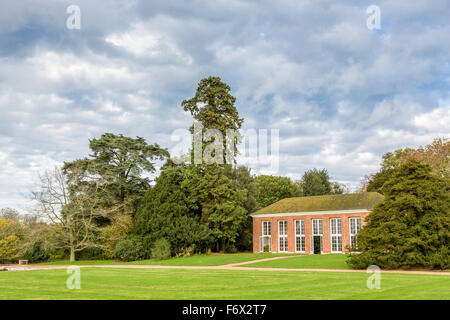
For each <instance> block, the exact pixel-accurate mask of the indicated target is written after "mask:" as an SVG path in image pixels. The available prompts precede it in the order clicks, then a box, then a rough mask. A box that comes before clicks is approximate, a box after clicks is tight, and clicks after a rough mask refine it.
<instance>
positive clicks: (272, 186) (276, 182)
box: [255, 175, 300, 208]
mask: <svg viewBox="0 0 450 320" xmlns="http://www.w3.org/2000/svg"><path fill="white" fill-rule="evenodd" d="M255 181H256V183H257V186H258V205H259V206H260V207H261V208H264V207H267V206H268V205H271V204H272V203H275V202H277V201H279V200H281V199H284V198H291V197H297V196H299V193H300V191H299V189H298V186H297V185H296V184H295V183H294V182H292V180H291V179H290V178H288V177H279V176H267V175H260V176H257V177H256V178H255Z"/></svg>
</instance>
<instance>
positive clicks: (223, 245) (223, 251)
mask: <svg viewBox="0 0 450 320" xmlns="http://www.w3.org/2000/svg"><path fill="white" fill-rule="evenodd" d="M222 253H225V239H222Z"/></svg>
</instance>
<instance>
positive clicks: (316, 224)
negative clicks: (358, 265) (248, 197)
mask: <svg viewBox="0 0 450 320" xmlns="http://www.w3.org/2000/svg"><path fill="white" fill-rule="evenodd" d="M382 200H383V196H382V195H381V194H379V193H377V192H363V193H355V194H341V195H326V196H313V197H298V198H287V199H283V200H280V201H278V202H276V203H274V204H272V205H270V206H268V207H266V208H263V209H261V210H259V211H257V212H255V213H254V214H252V218H253V252H264V251H269V252H289V253H294V252H299V253H300V252H301V253H307V254H313V253H343V252H346V247H349V246H353V245H354V243H355V241H356V237H355V236H356V234H357V233H358V232H359V230H360V229H361V227H362V226H364V224H365V222H364V219H365V218H366V217H367V215H369V214H370V212H371V210H372V209H373V207H374V206H375V205H376V204H377V203H378V202H380V201H382Z"/></svg>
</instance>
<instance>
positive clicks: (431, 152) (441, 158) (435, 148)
mask: <svg viewBox="0 0 450 320" xmlns="http://www.w3.org/2000/svg"><path fill="white" fill-rule="evenodd" d="M408 159H416V160H417V161H419V162H421V163H424V164H428V165H429V166H430V168H431V172H432V174H434V175H437V176H438V177H441V178H444V179H445V180H446V181H447V190H448V189H450V141H449V139H447V138H436V139H434V141H433V142H432V143H431V144H428V145H426V146H425V147H419V148H418V149H416V150H415V149H411V148H405V149H398V150H395V151H394V152H387V153H386V154H384V155H383V161H382V162H381V168H380V170H379V171H378V172H377V173H375V174H373V175H371V176H368V177H366V178H365V181H363V186H362V189H363V190H364V191H377V192H379V193H381V194H383V193H384V191H383V188H382V187H383V184H384V183H385V182H386V181H388V180H389V179H390V178H391V177H392V176H393V175H394V173H395V171H396V170H397V169H398V168H399V167H400V166H401V165H402V164H403V163H405V162H406V161H407V160H408Z"/></svg>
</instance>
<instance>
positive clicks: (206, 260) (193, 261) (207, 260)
mask: <svg viewBox="0 0 450 320" xmlns="http://www.w3.org/2000/svg"><path fill="white" fill-rule="evenodd" d="M286 255H289V254H282V253H280V254H276V253H236V254H211V255H206V254H199V255H193V256H190V257H182V258H170V259H167V260H153V259H150V260H141V261H133V262H121V261H114V260H82V261H76V262H70V261H68V260H62V261H53V262H45V263H42V264H46V265H69V264H73V265H113V264H138V265H162V266H220V265H224V264H230V263H238V262H245V261H253V260H258V259H264V258H273V257H279V256H286Z"/></svg>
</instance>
